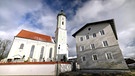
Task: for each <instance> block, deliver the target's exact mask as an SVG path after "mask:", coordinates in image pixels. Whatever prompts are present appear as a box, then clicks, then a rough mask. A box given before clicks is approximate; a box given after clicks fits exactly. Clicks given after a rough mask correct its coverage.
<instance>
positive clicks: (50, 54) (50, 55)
mask: <svg viewBox="0 0 135 76" xmlns="http://www.w3.org/2000/svg"><path fill="white" fill-rule="evenodd" d="M49 58H52V48H50V53H49Z"/></svg>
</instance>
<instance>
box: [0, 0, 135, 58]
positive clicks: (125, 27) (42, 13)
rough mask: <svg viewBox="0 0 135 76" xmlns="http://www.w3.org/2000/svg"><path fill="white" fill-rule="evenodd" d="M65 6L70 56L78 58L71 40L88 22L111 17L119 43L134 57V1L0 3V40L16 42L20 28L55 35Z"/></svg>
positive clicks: (29, 0)
mask: <svg viewBox="0 0 135 76" xmlns="http://www.w3.org/2000/svg"><path fill="white" fill-rule="evenodd" d="M48 1H50V0H48ZM56 2H57V3H58V4H57V3H56ZM62 7H64V11H65V12H66V14H67V18H68V19H67V31H68V45H69V51H70V55H76V54H75V51H76V44H75V38H73V37H72V34H73V33H74V32H76V31H77V30H78V29H79V28H81V27H82V26H84V25H85V24H86V23H90V22H93V21H101V20H106V19H112V18H113V19H114V20H115V25H116V29H117V34H118V38H119V40H118V42H119V44H120V48H121V49H122V52H123V54H124V56H133V55H134V53H135V50H134V49H135V37H134V32H135V28H133V27H134V25H135V22H134V21H135V15H134V13H135V10H134V8H135V1H134V0H128V1H127V0H88V1H86V2H83V0H79V1H77V0H75V1H70V2H62V1H59V0H56V1H53V3H52V1H50V2H47V1H42V0H11V1H9V0H1V1H0V37H3V38H9V39H13V37H14V36H15V35H16V34H17V33H18V32H19V31H20V30H21V29H26V30H30V31H33V32H38V33H42V34H46V35H50V36H55V30H56V25H57V24H56V20H57V18H56V17H57V13H58V12H59V11H60V9H61V8H62ZM48 29H49V30H48Z"/></svg>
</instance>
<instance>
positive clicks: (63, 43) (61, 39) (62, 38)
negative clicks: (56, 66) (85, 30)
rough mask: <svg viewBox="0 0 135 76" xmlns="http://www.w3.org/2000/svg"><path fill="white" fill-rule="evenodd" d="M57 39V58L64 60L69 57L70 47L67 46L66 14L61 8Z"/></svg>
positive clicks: (58, 18) (56, 33) (58, 16)
mask: <svg viewBox="0 0 135 76" xmlns="http://www.w3.org/2000/svg"><path fill="white" fill-rule="evenodd" d="M55 39H56V59H57V60H59V61H60V60H64V59H65V58H66V59H67V58H68V47H67V30H66V15H65V13H64V12H63V10H61V12H60V13H59V14H58V15H57V27H56V32H55Z"/></svg>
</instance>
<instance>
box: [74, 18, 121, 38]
mask: <svg viewBox="0 0 135 76" xmlns="http://www.w3.org/2000/svg"><path fill="white" fill-rule="evenodd" d="M101 23H109V24H110V25H111V27H112V30H113V32H114V35H115V38H116V39H118V37H117V33H116V29H115V24H114V20H113V19H110V20H105V21H98V22H93V23H87V24H86V25H85V26H83V27H82V28H80V29H79V30H78V31H77V32H75V33H74V34H73V35H72V36H73V37H75V36H76V35H77V34H78V33H79V32H81V31H82V30H83V29H85V28H86V27H87V26H90V25H96V24H101Z"/></svg>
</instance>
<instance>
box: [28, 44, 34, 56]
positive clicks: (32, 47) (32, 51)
mask: <svg viewBox="0 0 135 76" xmlns="http://www.w3.org/2000/svg"><path fill="white" fill-rule="evenodd" d="M34 48H35V45H32V46H31V51H30V55H29V57H30V58H32V57H33V53H34Z"/></svg>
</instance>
